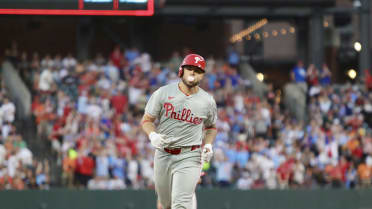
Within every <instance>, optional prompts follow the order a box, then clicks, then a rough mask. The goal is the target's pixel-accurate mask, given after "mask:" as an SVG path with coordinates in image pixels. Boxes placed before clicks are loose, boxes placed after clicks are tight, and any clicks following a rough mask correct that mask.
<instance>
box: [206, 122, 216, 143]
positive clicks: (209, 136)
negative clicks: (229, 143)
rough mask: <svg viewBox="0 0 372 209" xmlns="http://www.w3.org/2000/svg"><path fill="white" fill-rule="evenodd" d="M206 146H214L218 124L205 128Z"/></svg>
mask: <svg viewBox="0 0 372 209" xmlns="http://www.w3.org/2000/svg"><path fill="white" fill-rule="evenodd" d="M204 130H205V137H204V144H213V143H214V140H215V139H216V136H217V128H216V124H213V125H210V126H208V127H205V129H204Z"/></svg>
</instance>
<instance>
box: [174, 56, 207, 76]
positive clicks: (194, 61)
mask: <svg viewBox="0 0 372 209" xmlns="http://www.w3.org/2000/svg"><path fill="white" fill-rule="evenodd" d="M186 65H191V66H195V67H198V68H200V69H202V70H203V71H204V72H205V59H204V58H203V57H202V56H200V55H198V54H189V55H187V56H186V57H185V58H184V59H183V62H182V64H181V66H180V68H179V70H178V77H182V74H183V66H186Z"/></svg>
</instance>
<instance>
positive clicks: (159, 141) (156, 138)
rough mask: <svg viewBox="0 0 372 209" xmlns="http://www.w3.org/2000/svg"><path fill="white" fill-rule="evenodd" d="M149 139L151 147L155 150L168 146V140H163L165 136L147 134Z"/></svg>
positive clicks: (153, 133) (152, 133)
mask: <svg viewBox="0 0 372 209" xmlns="http://www.w3.org/2000/svg"><path fill="white" fill-rule="evenodd" d="M149 139H150V141H151V144H152V146H154V147H155V148H160V149H161V148H164V147H166V146H167V145H168V144H169V140H167V139H165V135H163V134H158V133H156V132H151V133H150V134H149Z"/></svg>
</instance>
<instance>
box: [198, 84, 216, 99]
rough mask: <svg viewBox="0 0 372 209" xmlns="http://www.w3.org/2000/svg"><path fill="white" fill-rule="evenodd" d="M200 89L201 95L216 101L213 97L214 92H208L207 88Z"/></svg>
mask: <svg viewBox="0 0 372 209" xmlns="http://www.w3.org/2000/svg"><path fill="white" fill-rule="evenodd" d="M199 90H200V95H201V96H203V97H205V98H208V99H209V100H210V101H214V97H213V94H212V93H209V92H207V91H206V90H204V89H202V88H200V87H199Z"/></svg>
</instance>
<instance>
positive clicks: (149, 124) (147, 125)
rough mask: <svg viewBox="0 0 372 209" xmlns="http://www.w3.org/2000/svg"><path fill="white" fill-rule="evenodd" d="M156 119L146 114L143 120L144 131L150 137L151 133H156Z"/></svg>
mask: <svg viewBox="0 0 372 209" xmlns="http://www.w3.org/2000/svg"><path fill="white" fill-rule="evenodd" d="M155 120H156V118H155V117H153V116H151V115H149V114H147V113H145V114H144V115H143V117H142V120H141V125H142V130H143V131H144V132H145V133H146V134H147V135H150V133H151V132H155V125H154V122H155Z"/></svg>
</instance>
